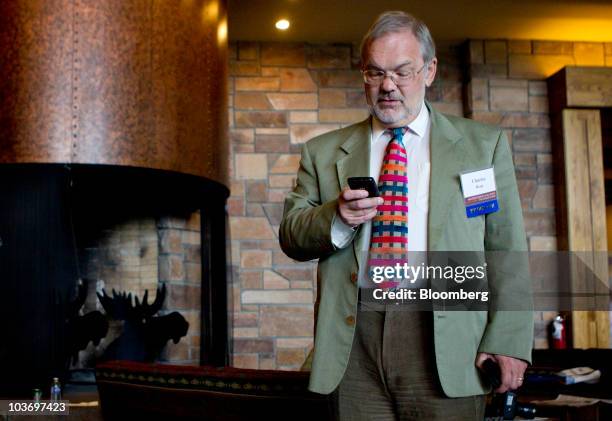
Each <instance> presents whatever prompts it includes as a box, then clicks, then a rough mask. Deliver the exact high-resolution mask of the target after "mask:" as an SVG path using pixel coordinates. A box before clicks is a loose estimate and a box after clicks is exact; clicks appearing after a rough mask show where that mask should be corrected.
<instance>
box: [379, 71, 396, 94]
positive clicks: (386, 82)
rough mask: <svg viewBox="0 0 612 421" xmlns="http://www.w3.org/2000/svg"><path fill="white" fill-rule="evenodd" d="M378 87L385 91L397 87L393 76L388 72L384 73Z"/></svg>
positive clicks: (390, 90)
mask: <svg viewBox="0 0 612 421" xmlns="http://www.w3.org/2000/svg"><path fill="white" fill-rule="evenodd" d="M380 89H381V90H383V91H385V92H392V91H394V90H395V89H397V85H396V84H395V82H394V81H393V78H392V77H391V75H389V74H386V75H385V77H384V78H383V80H382V82H381V83H380Z"/></svg>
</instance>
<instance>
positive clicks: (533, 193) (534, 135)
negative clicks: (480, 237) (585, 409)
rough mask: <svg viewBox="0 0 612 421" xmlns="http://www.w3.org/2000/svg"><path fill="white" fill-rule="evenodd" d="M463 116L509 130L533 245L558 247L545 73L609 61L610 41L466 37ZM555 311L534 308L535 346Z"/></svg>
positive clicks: (532, 247) (609, 63) (543, 248)
mask: <svg viewBox="0 0 612 421" xmlns="http://www.w3.org/2000/svg"><path fill="white" fill-rule="evenodd" d="M464 53H465V55H464V58H465V59H464V61H463V62H464V63H465V69H464V73H465V75H466V82H465V88H464V89H465V90H464V93H465V95H464V104H465V112H466V117H469V118H473V119H475V120H478V121H482V122H485V123H490V124H494V125H498V126H501V127H503V128H504V129H505V130H506V133H507V134H508V138H509V140H510V142H511V145H512V151H513V155H514V164H515V166H516V173H517V179H518V185H519V191H520V195H521V202H522V205H523V215H524V218H525V229H526V231H527V237H528V241H529V249H530V250H532V251H554V250H556V249H557V238H556V227H555V201H554V180H553V168H552V165H553V158H552V143H551V136H550V119H549V114H548V97H547V86H546V78H547V77H549V76H551V75H552V74H554V73H556V72H557V71H558V70H560V69H561V68H563V67H564V66H574V65H575V66H612V43H587V42H552V41H517V40H470V41H469V42H467V43H466V45H465V50H464ZM555 316H556V313H555V312H536V325H535V329H536V339H535V344H534V345H535V347H537V348H546V347H547V346H548V345H547V339H546V326H547V325H548V324H549V322H550V321H551V320H552V319H553V318H554V317H555Z"/></svg>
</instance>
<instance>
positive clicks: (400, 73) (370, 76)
mask: <svg viewBox="0 0 612 421" xmlns="http://www.w3.org/2000/svg"><path fill="white" fill-rule="evenodd" d="M425 66H427V63H425V64H423V66H422V67H421V68H420V69H419V70H414V69H405V68H403V67H402V68H399V69H396V70H382V69H366V70H362V71H361V74H362V75H363V81H364V82H365V83H367V84H368V85H380V84H381V83H382V82H383V81H384V80H385V78H386V77H387V76H389V77H390V78H391V80H392V81H393V83H395V84H396V85H397V86H405V85H408V84H410V83H411V82H413V81H414V79H415V78H416V77H417V75H418V74H419V73H421V72H422V71H423V69H424V68H425Z"/></svg>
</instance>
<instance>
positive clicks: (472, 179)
mask: <svg viewBox="0 0 612 421" xmlns="http://www.w3.org/2000/svg"><path fill="white" fill-rule="evenodd" d="M460 177H461V189H462V190H463V197H464V198H465V199H467V198H470V197H474V196H478V195H481V194H484V193H490V192H492V191H495V190H496V187H495V173H494V172H493V167H490V168H485V169H484V170H478V171H472V172H466V173H463V174H461V175H460Z"/></svg>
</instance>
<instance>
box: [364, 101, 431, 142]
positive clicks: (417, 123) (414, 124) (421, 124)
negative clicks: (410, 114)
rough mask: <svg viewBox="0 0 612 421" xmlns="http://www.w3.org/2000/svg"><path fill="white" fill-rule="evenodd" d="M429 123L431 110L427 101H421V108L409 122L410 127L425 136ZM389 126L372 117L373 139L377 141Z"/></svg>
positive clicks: (417, 133) (414, 131) (419, 134)
mask: <svg viewBox="0 0 612 421" xmlns="http://www.w3.org/2000/svg"><path fill="white" fill-rule="evenodd" d="M428 125H429V110H428V109H427V106H426V105H425V101H423V102H422V103H421V110H420V111H419V114H418V115H417V116H416V118H415V119H414V120H412V121H411V122H410V124H408V128H409V129H410V130H411V131H412V132H413V133H415V134H416V135H417V136H419V137H423V136H425V132H426V131H427V126H428ZM385 130H387V128H386V127H385V126H384V125H383V124H382V123H381V122H380V121H378V119H377V118H375V117H372V141H373V142H374V141H376V140H377V139H378V138H379V137H380V135H382V134H383V132H384V131H385Z"/></svg>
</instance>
